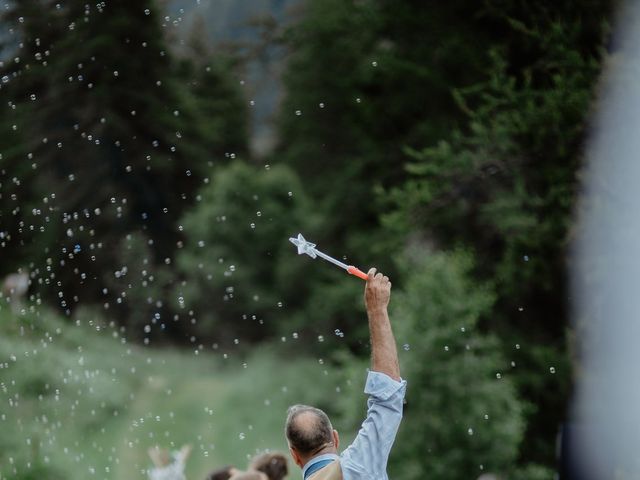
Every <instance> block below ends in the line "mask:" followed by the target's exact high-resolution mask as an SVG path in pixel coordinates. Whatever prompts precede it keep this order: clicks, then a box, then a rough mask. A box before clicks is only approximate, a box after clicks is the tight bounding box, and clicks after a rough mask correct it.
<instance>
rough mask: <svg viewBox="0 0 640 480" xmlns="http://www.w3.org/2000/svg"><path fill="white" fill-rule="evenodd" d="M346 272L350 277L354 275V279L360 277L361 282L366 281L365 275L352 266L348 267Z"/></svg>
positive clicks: (366, 276)
mask: <svg viewBox="0 0 640 480" xmlns="http://www.w3.org/2000/svg"><path fill="white" fill-rule="evenodd" d="M347 272H349V273H350V274H351V275H355V276H356V277H360V278H361V279H363V280H367V279H368V278H369V276H368V275H367V274H366V273H364V272H363V271H362V270H360V269H359V268H357V267H354V266H353V265H349V267H348V268H347Z"/></svg>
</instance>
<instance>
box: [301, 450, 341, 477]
mask: <svg viewBox="0 0 640 480" xmlns="http://www.w3.org/2000/svg"><path fill="white" fill-rule="evenodd" d="M339 458H340V457H339V456H338V455H336V454H335V453H325V454H322V455H318V456H317V457H313V458H312V459H311V460H309V461H308V462H307V463H306V464H305V466H304V467H302V479H303V480H304V479H305V478H306V477H307V472H308V471H309V470H310V469H311V472H314V471H315V470H314V469H313V468H312V467H313V466H314V465H316V464H317V463H319V462H322V461H326V460H331V461H333V460H338V459H339Z"/></svg>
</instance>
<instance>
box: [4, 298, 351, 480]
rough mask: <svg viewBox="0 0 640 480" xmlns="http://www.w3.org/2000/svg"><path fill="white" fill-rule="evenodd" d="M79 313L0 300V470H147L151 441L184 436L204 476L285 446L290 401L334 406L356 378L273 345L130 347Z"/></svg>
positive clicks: (193, 473) (192, 471)
mask: <svg viewBox="0 0 640 480" xmlns="http://www.w3.org/2000/svg"><path fill="white" fill-rule="evenodd" d="M82 323H83V325H81V326H76V325H69V324H68V323H64V322H62V321H61V320H60V319H58V318H57V317H56V316H55V315H52V314H50V313H42V314H40V315H36V314H28V315H22V316H19V317H16V316H13V315H10V314H9V313H8V312H7V309H6V308H4V309H3V310H0V333H1V336H0V367H1V368H0V432H2V433H0V479H4V478H5V477H6V478H21V479H26V478H50V479H52V480H53V479H54V478H55V472H58V473H59V477H60V478H66V479H67V478H68V479H70V480H74V479H87V478H97V479H136V478H138V479H144V478H146V473H145V470H146V468H148V467H149V465H150V462H149V459H148V456H147V453H146V451H147V449H148V448H149V447H151V446H153V445H156V444H157V445H160V446H162V447H175V448H176V449H177V448H179V447H180V446H181V445H182V444H185V443H190V444H191V445H192V446H193V453H192V455H191V458H190V459H189V462H188V469H187V474H188V475H187V478H188V479H190V480H191V479H203V478H204V477H205V475H206V473H207V472H208V471H209V470H211V469H213V468H216V467H218V466H222V465H225V464H234V465H237V466H240V467H242V466H244V465H246V462H247V459H248V458H250V457H251V456H252V455H254V454H255V453H256V452H258V451H263V450H265V449H271V450H281V451H284V450H285V447H286V445H285V443H284V440H283V436H282V422H283V417H284V413H285V410H286V407H287V406H288V405H290V404H292V403H311V404H319V405H321V406H323V405H324V406H327V403H328V402H331V401H332V400H331V398H330V397H332V396H335V395H336V393H335V392H336V391H337V390H341V391H345V390H347V389H351V388H353V386H349V385H346V384H343V376H342V375H339V374H338V373H337V372H332V371H329V370H328V369H327V368H326V367H325V366H323V365H321V364H320V363H319V362H318V360H317V359H295V361H293V362H292V361H290V360H286V359H278V358H277V356H276V355H275V354H274V352H276V351H277V350H278V349H277V348H269V347H265V348H263V349H262V350H261V351H257V352H253V353H252V354H251V356H250V357H249V358H241V357H240V354H239V353H230V354H229V357H228V358H227V359H224V358H223V356H222V354H219V353H213V352H212V353H209V354H205V353H202V352H201V353H200V354H198V355H196V354H193V353H188V352H177V351H171V350H166V349H162V350H161V349H152V348H149V347H140V346H134V345H129V344H127V343H126V342H124V341H123V340H122V339H121V338H120V337H118V335H117V334H116V333H115V330H114V329H112V328H109V327H106V328H100V330H99V331H98V330H97V328H96V325H95V324H94V325H89V324H90V323H93V322H91V321H85V322H82ZM338 387H339V388H338ZM328 397H329V398H328ZM348 434H349V432H346V435H345V438H348V436H349V435H348ZM290 466H291V467H293V466H292V465H290ZM14 470H15V471H14ZM39 472H40V473H39ZM43 472H44V473H43ZM16 473H17V475H16ZM297 473H298V472H296V471H295V469H294V468H292V472H291V473H290V475H289V476H290V478H294V476H295V475H296V474H297Z"/></svg>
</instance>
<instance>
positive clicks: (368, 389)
mask: <svg viewBox="0 0 640 480" xmlns="http://www.w3.org/2000/svg"><path fill="white" fill-rule="evenodd" d="M406 385H407V382H406V381H404V380H401V381H399V382H398V381H395V380H393V379H392V378H391V377H389V376H387V375H385V374H384V373H380V372H373V371H370V372H369V374H368V376H367V383H366V385H365V388H364V393H366V394H367V395H368V396H369V399H368V401H367V418H366V419H365V421H364V422H363V423H362V426H361V427H360V430H359V431H358V435H356V438H355V440H354V441H353V443H352V444H351V445H349V447H348V448H347V449H346V450H345V451H344V452H343V453H342V455H341V459H340V465H341V467H342V472H343V475H344V478H345V480H365V479H367V480H371V479H386V478H387V460H388V459H389V453H390V452H391V447H392V446H393V441H394V440H395V438H396V433H397V432H398V427H399V426H400V421H401V420H402V401H403V399H404V394H405V391H406Z"/></svg>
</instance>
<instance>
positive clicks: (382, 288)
mask: <svg viewBox="0 0 640 480" xmlns="http://www.w3.org/2000/svg"><path fill="white" fill-rule="evenodd" d="M390 296H391V282H390V281H389V277H387V276H385V275H383V274H382V273H376V269H375V268H371V269H369V272H368V273H367V285H366V286H365V288H364V303H365V305H366V307H367V312H369V313H373V312H379V311H386V310H387V306H388V305H389V297H390Z"/></svg>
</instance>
